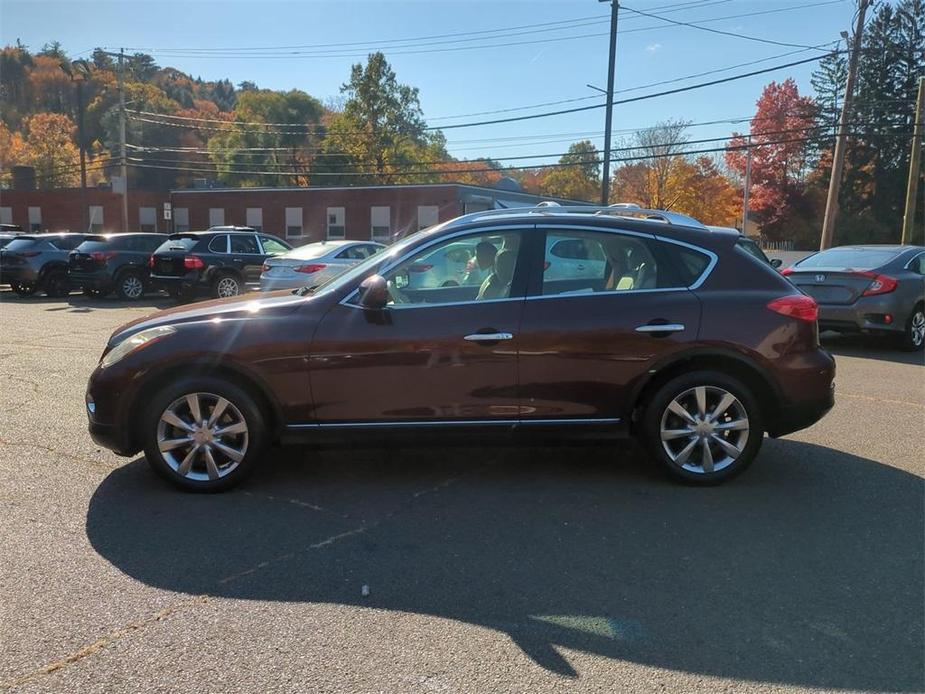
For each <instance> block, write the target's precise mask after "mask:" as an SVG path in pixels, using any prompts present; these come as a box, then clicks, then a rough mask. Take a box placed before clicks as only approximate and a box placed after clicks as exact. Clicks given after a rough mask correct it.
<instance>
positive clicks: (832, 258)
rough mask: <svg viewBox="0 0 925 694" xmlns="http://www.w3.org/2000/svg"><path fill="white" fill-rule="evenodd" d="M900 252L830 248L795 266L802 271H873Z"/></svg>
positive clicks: (875, 249)
mask: <svg viewBox="0 0 925 694" xmlns="http://www.w3.org/2000/svg"><path fill="white" fill-rule="evenodd" d="M898 253H899V251H897V250H891V249H877V248H829V249H827V250H824V251H820V252H819V253H816V254H815V255H811V256H809V257H808V258H804V259H803V260H801V261H799V262H798V263H796V264H795V265H794V267H797V268H799V269H801V270H804V269H807V268H819V269H823V268H824V269H827V270H844V269H849V268H850V269H852V270H873V269H874V268H877V267H882V266H883V265H886V264H887V263H888V262H890V261H891V260H893V258H895V257H896V256H897V255H898Z"/></svg>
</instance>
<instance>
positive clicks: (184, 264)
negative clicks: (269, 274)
mask: <svg viewBox="0 0 925 694" xmlns="http://www.w3.org/2000/svg"><path fill="white" fill-rule="evenodd" d="M290 250H292V246H290V245H289V244H288V243H286V242H284V241H282V240H280V239H278V238H277V237H275V236H270V235H269V234H260V233H256V232H243V231H232V232H229V231H218V232H215V231H190V232H184V233H182V234H171V235H170V236H168V237H167V240H166V241H164V243H163V244H161V246H160V247H159V248H157V250H156V251H155V252H154V254H153V255H152V256H151V258H150V260H149V268H150V271H151V282H152V284H153V285H154V286H155V287H158V288H161V289H166V290H167V291H168V292H169V293H170V295H171V296H173V297H175V298H180V297H183V296H188V295H192V294H194V293H196V292H201V291H208V292H209V293H211V295H212V296H214V297H216V298H227V297H231V296H237V295H238V294H242V293H243V292H244V291H245V289H257V288H258V287H259V284H260V272H261V269H262V268H263V262H264V261H265V260H266V259H267V258H270V257H272V256H274V255H279V254H281V253H286V252H287V251H290Z"/></svg>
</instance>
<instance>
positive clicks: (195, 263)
mask: <svg viewBox="0 0 925 694" xmlns="http://www.w3.org/2000/svg"><path fill="white" fill-rule="evenodd" d="M205 266H206V264H205V263H204V262H202V258H200V257H199V256H198V255H188V256H186V257H185V258H183V267H185V268H186V269H187V270H201V269H202V268H204V267H205Z"/></svg>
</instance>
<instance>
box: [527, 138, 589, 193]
mask: <svg viewBox="0 0 925 694" xmlns="http://www.w3.org/2000/svg"><path fill="white" fill-rule="evenodd" d="M559 164H560V166H558V167H556V168H550V169H548V170H547V172H546V175H545V176H544V177H543V181H542V184H541V186H540V190H541V192H542V193H543V195H550V196H553V197H562V198H570V199H572V200H588V201H592V200H594V199H596V198H597V197H598V196H599V195H600V187H601V159H600V155H599V153H598V151H597V147H595V146H594V145H593V144H592V143H591V141H590V140H581V141H580V142H575V143H573V144H571V145H570V146H569V148H568V152H566V153H565V154H563V155H562V157H561V158H560V159H559Z"/></svg>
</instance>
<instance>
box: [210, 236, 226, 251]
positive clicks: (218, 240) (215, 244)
mask: <svg viewBox="0 0 925 694" xmlns="http://www.w3.org/2000/svg"><path fill="white" fill-rule="evenodd" d="M209 250H210V251H211V252H212V253H227V252H228V236H227V234H221V235H220V236H216V237H215V238H214V239H212V240H211V241H209Z"/></svg>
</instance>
